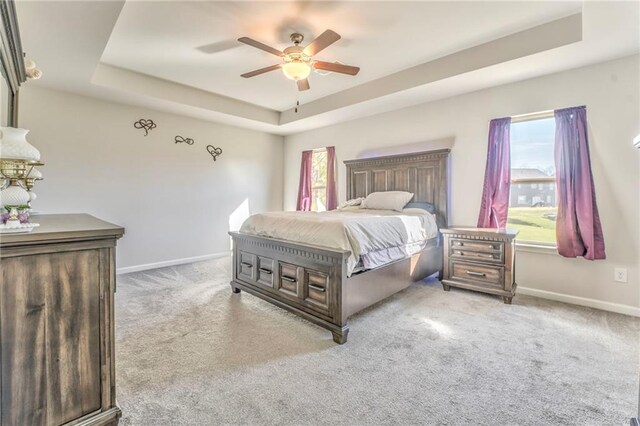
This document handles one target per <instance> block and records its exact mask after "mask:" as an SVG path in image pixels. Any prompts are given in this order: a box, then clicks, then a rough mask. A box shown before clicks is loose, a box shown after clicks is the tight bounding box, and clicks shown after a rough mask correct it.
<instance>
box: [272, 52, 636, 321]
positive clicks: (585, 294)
mask: <svg viewBox="0 0 640 426" xmlns="http://www.w3.org/2000/svg"><path fill="white" fill-rule="evenodd" d="M638 71H639V61H638V56H634V57H628V58H623V59H619V60H615V61H611V62H606V63H602V64H597V65H592V66H588V67H584V68H579V69H575V70H571V71H566V72H562V73H558V74H552V75H548V76H545V77H540V78H535V79H531V80H526V81H522V82H518V83H513V84H508V85H504V86H499V87H495V88H491V89H487V90H482V91H478V92H474V93H470V94H466V95H461V96H456V97H453V98H449V99H444V100H439V101H435V102H431V103H427V104H422V105H419V106H414V107H410V108H406V109H402V110H398V111H393V112H388V113H384V114H380V115H376V116H372V117H367V118H363V119H359V120H355V121H350V122H346V123H341V124H338V125H334V126H330V127H325V128H322V129H317V130H313V131H309V132H305V133H300V134H296V135H292V136H287V137H286V138H285V176H284V183H285V185H284V188H285V191H284V194H285V198H284V202H285V208H286V209H293V208H295V200H296V193H297V187H298V174H299V169H300V153H301V151H302V150H304V149H310V148H317V147H322V146H326V145H335V146H336V154H337V156H338V161H339V162H340V168H339V177H338V178H339V183H338V184H339V196H340V199H341V200H343V199H344V197H345V185H346V183H345V168H344V166H343V165H342V161H343V160H348V159H353V158H361V157H365V156H375V155H383V154H392V153H401V152H411V151H419V150H429V149H437V148H443V147H450V148H451V149H452V152H451V159H452V163H451V191H452V197H451V218H450V223H453V224H457V225H474V224H475V223H476V220H477V215H478V209H479V205H480V195H481V191H482V180H483V175H484V166H485V160H486V145H487V126H488V122H489V120H491V119H492V118H496V117H503V116H510V115H517V114H524V113H531V112H537V111H543V110H550V109H555V108H562V107H569V106H577V105H586V106H587V115H588V120H589V127H590V129H589V130H590V137H591V140H590V143H591V155H592V162H593V175H594V179H595V184H596V193H597V199H598V206H599V209H600V215H601V219H602V224H603V228H604V235H605V240H606V245H607V256H608V258H607V260H606V261H598V262H589V261H585V260H583V259H565V258H562V257H560V256H558V255H557V254H541V253H532V252H523V251H520V252H518V257H517V281H518V284H519V285H520V286H521V287H526V288H529V289H532V290H530V292H531V293H533V294H538V295H543V296H550V297H555V298H559V299H563V300H565V299H566V300H570V301H573V302H580V300H579V299H577V298H587V299H591V300H595V301H599V302H601V303H599V304H597V306H598V307H604V308H612V309H618V310H620V311H625V312H629V311H633V312H638V310H637V308H638V307H639V306H640V285H639V268H638V263H639V258H640V249H639V239H638V235H639V233H640V229H639V228H640V227H639V223H640V209H639V204H640V198H639V193H640V191H639V182H640V173H639V161H638V158H637V157H638V156H639V155H640V152H638V150H636V149H634V148H633V146H632V139H633V136H634V135H636V134H638V132H639V131H640V121H639V120H640V119H639V117H640V110H639V106H638V105H639V99H638V93H639V90H640V84H639V72H638ZM614 267H625V268H628V277H629V282H628V283H626V284H621V283H617V282H614V281H613V270H614ZM544 292H552V293H554V294H553V295H549V294H546V293H544ZM565 296H566V297H565ZM583 302H585V304H592V305H593V303H591V301H589V300H587V301H583ZM608 304H615V305H616V306H608ZM626 307H631V308H630V309H626Z"/></svg>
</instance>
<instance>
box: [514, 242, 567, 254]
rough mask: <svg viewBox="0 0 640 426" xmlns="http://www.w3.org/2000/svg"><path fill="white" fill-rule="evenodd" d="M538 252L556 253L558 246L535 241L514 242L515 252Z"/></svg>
mask: <svg viewBox="0 0 640 426" xmlns="http://www.w3.org/2000/svg"><path fill="white" fill-rule="evenodd" d="M520 251H521V252H526V253H540V254H551V255H557V254H558V248H557V247H556V246H551V245H544V244H536V243H519V242H516V252H520Z"/></svg>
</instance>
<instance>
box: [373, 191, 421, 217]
mask: <svg viewBox="0 0 640 426" xmlns="http://www.w3.org/2000/svg"><path fill="white" fill-rule="evenodd" d="M412 198H413V194H412V193H411V192H405V191H387V192H372V193H371V194H369V195H367V198H365V199H364V201H363V202H362V207H363V208H365V209H374V210H395V211H399V212H401V211H402V209H403V208H404V206H406V205H407V203H408V202H409V201H411V199H412Z"/></svg>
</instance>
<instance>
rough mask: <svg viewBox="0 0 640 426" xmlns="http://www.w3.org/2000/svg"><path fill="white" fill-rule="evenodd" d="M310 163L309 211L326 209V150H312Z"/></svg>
mask: <svg viewBox="0 0 640 426" xmlns="http://www.w3.org/2000/svg"><path fill="white" fill-rule="evenodd" d="M311 158H312V160H311V161H312V165H311V211H314V212H323V211H326V210H327V150H326V149H325V148H321V149H316V150H314V151H313V155H312V157H311Z"/></svg>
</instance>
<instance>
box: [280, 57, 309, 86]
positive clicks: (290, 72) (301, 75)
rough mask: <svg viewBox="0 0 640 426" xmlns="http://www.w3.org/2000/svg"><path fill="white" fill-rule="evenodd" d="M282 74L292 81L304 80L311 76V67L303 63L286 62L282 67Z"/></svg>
mask: <svg viewBox="0 0 640 426" xmlns="http://www.w3.org/2000/svg"><path fill="white" fill-rule="evenodd" d="M282 73H283V74H284V75H285V77H287V78H288V79H290V80H295V81H298V80H304V79H305V78H307V77H309V74H311V66H309V64H307V63H306V62H302V61H291V62H286V63H285V64H284V65H283V66H282Z"/></svg>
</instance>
